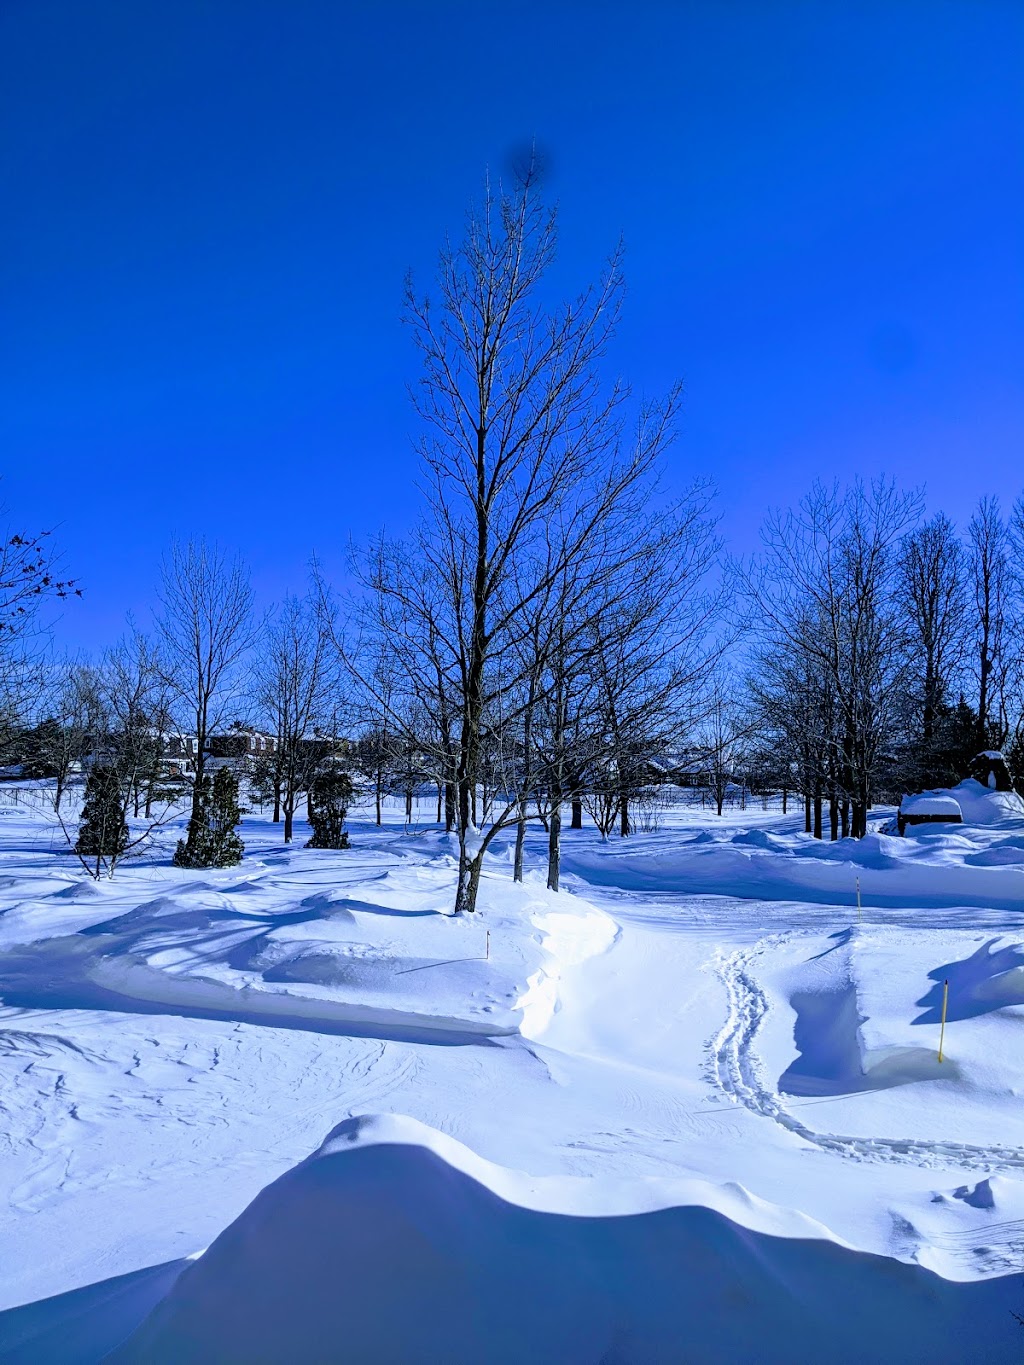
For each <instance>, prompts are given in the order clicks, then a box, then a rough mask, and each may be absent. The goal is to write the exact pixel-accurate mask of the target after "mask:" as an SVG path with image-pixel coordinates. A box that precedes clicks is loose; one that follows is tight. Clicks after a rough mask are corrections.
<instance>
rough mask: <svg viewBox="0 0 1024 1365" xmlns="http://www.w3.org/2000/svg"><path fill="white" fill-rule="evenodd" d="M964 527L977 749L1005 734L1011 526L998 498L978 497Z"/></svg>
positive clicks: (1000, 740) (1009, 667)
mask: <svg viewBox="0 0 1024 1365" xmlns="http://www.w3.org/2000/svg"><path fill="white" fill-rule="evenodd" d="M967 531H968V538H969V542H970V569H971V586H972V589H973V595H974V607H975V634H974V668H975V677H976V680H977V696H978V747H979V748H981V749H985V748H988V747H989V746H990V745H991V746H993V747H995V748H1001V747H1002V745H1003V744H1004V743H1005V742H1006V739H1007V737H1008V734H1009V715H1008V697H1007V685H1008V682H1009V679H1010V676H1011V670H1012V667H1013V642H1012V641H1011V639H1010V637H1009V632H1008V626H1009V610H1010V591H1011V582H1010V554H1011V540H1010V529H1009V527H1008V526H1007V523H1006V522H1005V520H1004V519H1003V516H1002V513H1001V510H1000V507H999V499H998V498H982V499H981V501H980V502H979V504H978V507H977V510H976V512H975V513H974V516H973V517H972V518H971V521H970V524H969V526H968V528H967Z"/></svg>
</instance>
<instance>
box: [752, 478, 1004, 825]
mask: <svg viewBox="0 0 1024 1365" xmlns="http://www.w3.org/2000/svg"><path fill="white" fill-rule="evenodd" d="M763 545H764V549H763V553H762V554H761V555H760V556H759V557H758V559H757V561H756V562H755V563H754V564H753V565H752V566H750V567H749V569H748V570H747V571H745V572H744V573H743V574H742V575H741V583H742V587H743V589H744V591H745V593H746V597H747V600H748V602H749V604H750V606H751V608H752V609H753V613H754V617H753V620H754V624H755V627H756V629H755V635H756V640H757V645H756V648H755V650H754V653H753V657H752V660H751V664H750V667H749V670H748V675H747V678H746V686H745V700H744V705H743V707H742V708H740V709H737V710H735V711H734V716H735V717H736V718H737V720H738V724H736V725H735V729H736V731H737V737H739V735H742V739H741V741H740V744H739V748H741V749H745V750H746V753H745V760H746V764H747V766H749V767H750V768H751V769H752V770H754V771H758V772H760V774H761V779H760V780H761V781H762V782H763V781H764V780H765V779H767V780H769V781H773V782H774V783H775V785H776V786H780V785H783V784H784V783H786V782H787V781H788V782H789V783H790V784H791V785H793V786H794V787H795V788H796V789H797V790H798V791H800V792H801V793H802V794H803V796H804V800H805V807H806V820H807V827H808V829H809V830H810V831H812V832H813V833H815V834H816V835H818V836H819V837H820V836H821V834H822V823H823V815H822V811H823V806H824V807H826V808H827V811H828V817H829V826H830V832H831V836H832V838H836V837H837V836H838V835H843V836H845V835H847V834H852V835H854V836H861V835H863V834H865V833H866V830H867V813H868V811H869V810H870V808H871V806H872V804H873V803H874V802H876V801H879V800H882V801H898V800H899V798H900V796H901V794H902V793H903V792H907V791H918V790H922V789H926V788H930V787H938V786H947V785H951V784H953V783H956V782H958V781H959V780H960V779H962V778H963V777H965V776H967V775H968V773H969V771H970V768H971V760H972V758H973V757H974V756H975V755H977V754H978V753H979V751H987V750H1000V751H1003V750H1006V751H1007V758H1008V760H1009V766H1010V768H1011V771H1014V772H1016V773H1017V774H1019V775H1024V649H1022V639H1024V635H1022V627H1024V500H1019V501H1018V502H1017V504H1016V507H1015V508H1014V509H1013V510H1012V511H1011V513H1010V514H1009V515H1008V516H1004V515H1003V514H1002V512H1001V509H1000V507H999V503H998V501H997V500H996V499H994V498H983V499H982V500H981V502H980V503H979V504H978V507H977V509H976V511H975V513H974V515H973V516H972V518H971V520H970V522H969V524H968V525H967V527H966V529H965V532H964V533H963V534H962V535H961V534H958V532H957V530H956V528H955V527H954V526H953V524H952V523H951V522H950V521H949V519H948V518H947V517H945V516H943V515H941V514H939V515H937V516H933V517H931V518H929V519H927V520H925V519H923V517H922V500H921V497H920V495H919V494H917V493H905V492H901V491H900V490H899V489H898V488H897V487H896V486H895V484H893V483H889V482H885V481H881V482H877V483H875V484H872V485H871V486H869V487H867V486H865V485H863V484H860V483H857V484H854V485H853V486H852V487H850V488H848V489H846V490H841V489H838V488H835V487H823V486H821V485H817V486H815V487H814V488H813V489H812V491H811V492H810V493H809V494H808V496H807V497H806V498H804V499H803V501H802V502H801V504H800V506H799V507H798V508H797V509H795V510H794V511H791V512H787V513H785V514H776V515H773V516H771V517H770V518H769V519H768V521H767V523H766V525H765V527H764V530H763ZM741 714H745V719H746V723H747V724H748V725H749V730H748V731H747V733H746V734H743V729H744V720H743V719H740V716H741Z"/></svg>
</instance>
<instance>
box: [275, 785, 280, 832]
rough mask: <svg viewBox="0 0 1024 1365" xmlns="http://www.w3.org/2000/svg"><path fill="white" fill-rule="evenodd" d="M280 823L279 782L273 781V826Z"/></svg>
mask: <svg viewBox="0 0 1024 1365" xmlns="http://www.w3.org/2000/svg"><path fill="white" fill-rule="evenodd" d="M280 823H281V780H280V778H275V779H274V824H275V825H279V824H280Z"/></svg>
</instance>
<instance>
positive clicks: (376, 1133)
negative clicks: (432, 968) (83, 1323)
mask: <svg viewBox="0 0 1024 1365" xmlns="http://www.w3.org/2000/svg"><path fill="white" fill-rule="evenodd" d="M602 1190H603V1193H600V1191H602ZM595 1191H598V1192H599V1193H595ZM633 1192H634V1196H635V1195H636V1193H637V1185H636V1184H634V1189H633ZM663 1195H664V1191H662V1192H661V1194H655V1195H653V1196H651V1195H650V1194H649V1195H648V1197H647V1200H646V1203H647V1207H646V1209H645V1211H642V1212H637V1211H633V1212H631V1213H627V1212H626V1205H625V1201H624V1196H623V1191H622V1190H621V1189H619V1190H615V1189H614V1188H613V1189H611V1190H610V1191H609V1190H607V1189H605V1188H604V1186H603V1182H599V1181H587V1180H583V1179H580V1178H569V1177H567V1178H565V1179H561V1180H559V1179H556V1178H554V1177H548V1178H546V1179H544V1180H539V1179H537V1180H535V1179H531V1178H529V1177H527V1176H524V1175H521V1174H516V1173H515V1172H512V1171H507V1170H503V1169H502V1168H500V1167H497V1166H495V1165H493V1164H492V1163H490V1162H486V1161H484V1160H482V1159H481V1158H479V1157H477V1156H475V1155H474V1154H473V1153H472V1152H470V1151H468V1150H467V1149H466V1148H465V1147H462V1146H461V1145H460V1144H459V1143H457V1142H456V1141H454V1140H453V1139H451V1138H448V1137H444V1136H442V1135H441V1134H439V1133H436V1132H434V1131H433V1130H431V1129H429V1128H426V1127H424V1126H423V1125H421V1124H418V1123H416V1122H414V1121H413V1120H411V1119H405V1118H400V1117H390V1118H371V1119H352V1120H349V1121H347V1122H345V1123H343V1124H341V1125H340V1126H339V1127H337V1128H336V1129H335V1130H334V1131H333V1132H332V1133H331V1134H330V1136H329V1137H328V1139H327V1141H326V1142H325V1143H324V1144H323V1146H322V1147H321V1148H320V1150H319V1151H318V1152H316V1153H315V1155H314V1156H312V1157H310V1158H309V1159H308V1160H306V1161H304V1162H302V1163H301V1164H300V1165H298V1166H297V1167H295V1168H294V1169H293V1170H291V1171H289V1172H288V1173H286V1174H285V1175H284V1176H282V1177H281V1178H280V1179H279V1180H277V1181H276V1182H275V1183H274V1184H272V1185H270V1186H268V1188H267V1189H265V1190H264V1191H263V1192H262V1193H261V1194H260V1195H259V1196H257V1198H256V1199H255V1200H254V1201H253V1203H252V1204H251V1205H250V1206H249V1208H248V1209H247V1210H246V1211H245V1212H244V1213H243V1214H242V1215H241V1217H240V1218H238V1219H237V1220H236V1221H235V1222H234V1223H233V1224H232V1225H231V1226H230V1227H229V1228H228V1229H227V1230H226V1231H225V1232H224V1233H222V1235H221V1236H220V1237H218V1238H217V1240H216V1241H215V1242H214V1244H213V1245H212V1247H210V1249H209V1250H208V1251H207V1252H206V1253H205V1254H204V1255H203V1256H202V1257H201V1258H200V1259H199V1260H198V1261H196V1262H195V1263H194V1264H193V1265H191V1266H190V1267H189V1268H188V1269H187V1270H185V1272H184V1273H183V1274H182V1275H181V1277H180V1278H179V1279H178V1280H177V1282H176V1283H175V1285H174V1286H173V1288H172V1289H171V1290H170V1292H169V1293H168V1295H167V1297H166V1298H165V1299H164V1300H163V1301H162V1302H161V1303H160V1304H159V1305H158V1306H157V1307H156V1309H155V1310H154V1311H153V1313H152V1314H151V1315H150V1316H149V1318H148V1319H147V1320H146V1321H145V1322H144V1323H143V1325H142V1326H141V1327H140V1328H139V1330H138V1331H137V1332H136V1333H135V1334H134V1336H133V1337H132V1338H130V1340H129V1341H128V1342H127V1343H125V1344H124V1345H123V1346H122V1347H121V1348H120V1349H119V1350H118V1351H117V1352H115V1354H114V1355H113V1356H112V1357H110V1359H112V1360H114V1361H116V1362H120V1365H127V1363H128V1362H142V1361H145V1362H147V1365H157V1363H158V1362H171V1361H174V1362H178V1361H182V1360H188V1361H189V1362H190V1363H191V1365H201V1363H202V1362H210V1363H211V1365H212V1362H217V1365H229V1363H230V1362H235V1361H238V1362H241V1361H245V1362H247V1363H250V1365H251V1363H252V1362H272V1361H273V1362H281V1361H288V1362H290V1365H301V1362H312V1361H328V1360H342V1359H345V1360H358V1361H360V1362H385V1361H389V1362H391V1361H403V1362H427V1361H429V1362H442V1361H443V1362H445V1365H461V1363H462V1362H466V1365H469V1362H472V1365H479V1363H480V1362H484V1361H486V1362H488V1363H489V1365H503V1363H504V1362H508V1363H509V1365H511V1362H517V1363H518V1362H522V1361H527V1360H528V1361H530V1362H536V1363H538V1365H544V1363H545V1362H552V1365H553V1363H554V1362H559V1365H574V1363H575V1362H580V1365H584V1362H585V1363H586V1365H601V1363H602V1362H603V1365H613V1363H614V1365H625V1363H626V1362H630V1363H631V1365H640V1363H641V1362H647V1361H651V1362H654V1361H667V1360H684V1359H685V1360H692V1361H731V1360H753V1359H757V1360H760V1361H780V1362H781V1361H786V1362H794V1361H809V1360H822V1359H828V1360H831V1361H839V1362H842V1361H850V1362H852V1361H857V1362H865V1361H880V1360H900V1361H905V1362H907V1361H925V1360H927V1361H929V1362H933V1363H934V1362H936V1361H940V1362H941V1361H954V1360H964V1359H970V1358H977V1348H978V1346H979V1344H980V1343H983V1344H984V1354H985V1359H986V1361H990V1362H991V1361H1002V1360H1015V1359H1017V1358H1018V1356H1019V1346H1020V1340H1019V1331H1018V1329H1017V1327H1016V1324H1015V1323H1014V1321H1013V1319H1012V1317H1011V1315H1010V1313H1009V1312H1008V1311H1007V1309H1008V1307H1009V1306H1010V1305H1011V1304H1012V1303H1015V1302H1016V1300H1017V1298H1019V1285H1018V1283H1017V1280H1016V1279H1015V1278H1006V1279H997V1280H987V1281H981V1282H975V1283H969V1284H962V1283H960V1284H958V1283H952V1282H948V1281H944V1280H942V1279H940V1278H939V1277H938V1276H936V1275H934V1274H933V1273H932V1272H930V1271H928V1270H925V1269H923V1268H922V1267H920V1266H910V1265H904V1264H901V1263H899V1262H896V1261H892V1260H888V1259H886V1258H883V1257H877V1256H871V1255H867V1254H865V1253H859V1252H855V1251H852V1250H851V1249H849V1248H847V1247H845V1246H842V1245H840V1244H838V1243H836V1242H834V1241H830V1240H828V1239H827V1236H826V1235H825V1234H824V1230H823V1229H820V1228H817V1227H816V1225H814V1224H813V1223H811V1222H810V1221H809V1220H806V1219H802V1218H800V1217H799V1216H798V1215H795V1214H786V1213H784V1212H783V1211H781V1210H776V1209H773V1207H772V1206H771V1205H768V1204H765V1203H763V1202H762V1201H758V1200H754V1199H752V1197H751V1196H749V1195H747V1194H746V1192H744V1191H742V1190H740V1189H739V1188H738V1187H725V1189H724V1190H721V1191H719V1200H720V1202H721V1203H722V1205H723V1207H728V1208H730V1209H731V1211H732V1212H734V1213H739V1212H743V1213H744V1215H745V1217H746V1218H747V1220H748V1221H747V1224H746V1225H744V1224H743V1223H741V1222H737V1221H734V1220H733V1219H732V1218H731V1217H729V1216H726V1214H725V1213H724V1212H722V1211H720V1210H718V1209H714V1208H707V1207H701V1206H698V1205H693V1204H686V1203H684V1204H683V1205H681V1206H680V1205H677V1206H675V1207H657V1206H656V1205H657V1204H658V1201H659V1199H660V1198H661V1197H663ZM652 1202H653V1204H654V1205H655V1207H651V1206H650V1205H651V1204H652ZM643 1204H644V1200H643V1199H641V1207H642V1206H643ZM602 1205H604V1206H606V1207H604V1208H602ZM615 1210H618V1211H617V1212H616V1211H615ZM750 1223H758V1224H761V1225H762V1230H754V1229H752V1227H751V1226H750ZM770 1225H777V1226H778V1227H779V1228H783V1229H785V1230H788V1231H789V1232H790V1233H793V1232H795V1231H796V1229H797V1227H798V1226H799V1227H800V1229H801V1231H800V1232H799V1233H798V1234H797V1235H790V1236H774V1235H769V1234H768V1233H767V1231H765V1230H763V1228H764V1227H766V1226H770ZM844 1305H845V1307H844ZM851 1305H855V1313H856V1316H855V1319H851V1317H850V1311H848V1310H849V1309H850V1306H851Z"/></svg>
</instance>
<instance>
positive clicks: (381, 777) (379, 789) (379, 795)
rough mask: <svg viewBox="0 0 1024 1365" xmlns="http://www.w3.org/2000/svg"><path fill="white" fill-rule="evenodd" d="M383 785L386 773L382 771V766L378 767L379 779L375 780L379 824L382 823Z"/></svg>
mask: <svg viewBox="0 0 1024 1365" xmlns="http://www.w3.org/2000/svg"><path fill="white" fill-rule="evenodd" d="M383 785H384V774H383V773H382V772H381V770H380V768H378V769H377V780H376V782H375V784H374V786H375V795H376V800H377V824H378V825H380V824H381V809H380V808H381V799H382V789H383Z"/></svg>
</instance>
